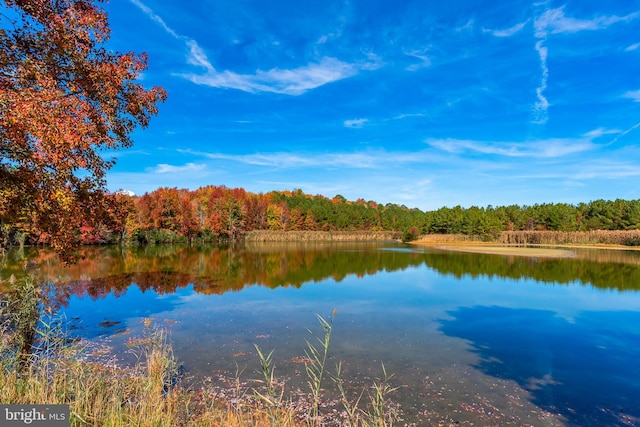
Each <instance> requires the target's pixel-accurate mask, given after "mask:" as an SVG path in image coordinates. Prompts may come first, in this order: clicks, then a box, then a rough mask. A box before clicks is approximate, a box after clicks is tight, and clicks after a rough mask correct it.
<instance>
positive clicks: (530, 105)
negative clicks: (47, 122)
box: [105, 0, 640, 210]
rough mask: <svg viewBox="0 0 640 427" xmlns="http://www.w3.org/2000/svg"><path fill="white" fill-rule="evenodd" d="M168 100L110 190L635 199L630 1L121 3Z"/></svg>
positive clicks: (490, 201)
mask: <svg viewBox="0 0 640 427" xmlns="http://www.w3.org/2000/svg"><path fill="white" fill-rule="evenodd" d="M105 8H106V10H107V12H108V13H109V21H110V25H111V28H112V36H111V40H110V41H109V47H110V48H112V49H114V50H119V51H130V50H133V51H136V52H141V51H145V52H147V53H148V54H149V68H148V70H147V71H146V72H145V73H144V75H143V76H142V82H143V84H144V85H146V86H152V85H160V86H163V87H164V88H165V89H166V90H167V91H168V94H169V99H168V101H167V102H166V103H165V104H162V105H161V106H160V113H159V115H158V116H157V117H155V118H154V119H153V120H152V122H151V125H150V127H149V128H147V129H144V130H137V131H136V132H135V133H134V140H135V145H134V147H133V148H131V149H128V150H123V151H118V152H115V153H106V154H107V155H108V156H110V155H114V156H115V157H116V158H117V164H116V166H115V167H114V168H113V169H112V170H111V171H110V172H109V173H108V175H107V181H108V187H109V188H110V189H112V190H116V189H120V188H123V189H129V190H132V191H134V192H135V193H136V194H143V193H144V192H147V191H152V190H154V189H156V188H158V187H161V186H169V187H178V188H189V189H196V188H198V187H201V186H204V185H209V184H212V185H226V186H227V187H243V188H245V189H246V190H248V191H252V192H256V193H258V192H268V191H271V190H286V189H290V190H291V189H298V188H299V189H302V191H304V192H305V193H310V194H322V195H325V196H328V197H333V196H335V195H337V194H341V195H343V196H344V197H346V198H347V199H349V200H355V199H358V198H364V199H365V200H375V201H377V202H379V203H389V202H391V203H397V204H402V205H406V206H408V207H418V208H420V209H423V210H431V209H438V208H440V207H443V206H449V207H452V206H455V205H461V206H463V207H469V206H472V205H476V206H487V205H494V206H499V205H510V204H519V205H532V204H535V203H556V202H566V203H579V202H589V201H591V200H596V199H611V200H613V199H616V198H623V199H637V198H640V185H639V184H640V1H639V0H610V1H607V2H603V1H593V0H579V1H562V2H560V1H558V2H556V1H541V2H530V1H521V0H513V1H508V2H496V1H479V0H475V1H473V0H453V1H427V0H421V1H404V0H394V1H381V0H352V1H337V0H323V1H313V0H308V1H299V0H295V1H294V0H291V1H289V0H286V1H283V0H272V1H258V0H232V1H230V0H191V1H169V0H115V1H111V2H110V3H109V4H107V5H106V6H105Z"/></svg>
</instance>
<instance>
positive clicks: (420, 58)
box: [405, 49, 431, 71]
mask: <svg viewBox="0 0 640 427" xmlns="http://www.w3.org/2000/svg"><path fill="white" fill-rule="evenodd" d="M405 55H407V56H409V57H411V58H414V59H416V60H417V62H416V63H415V64H411V65H409V66H408V67H407V68H406V70H407V71H417V70H420V69H422V68H427V67H430V66H431V59H430V58H429V57H428V56H427V49H421V50H411V51H405Z"/></svg>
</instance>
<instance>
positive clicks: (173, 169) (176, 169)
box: [147, 163, 206, 173]
mask: <svg viewBox="0 0 640 427" xmlns="http://www.w3.org/2000/svg"><path fill="white" fill-rule="evenodd" d="M205 168H206V166H205V165H203V164H196V163H187V164H185V165H184V166H173V165H168V164H166V163H160V164H158V165H157V166H156V167H154V168H149V169H147V171H148V172H154V173H185V172H196V171H200V170H203V169H205Z"/></svg>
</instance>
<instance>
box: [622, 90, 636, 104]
mask: <svg viewBox="0 0 640 427" xmlns="http://www.w3.org/2000/svg"><path fill="white" fill-rule="evenodd" d="M622 96H623V97H625V98H629V99H631V100H633V102H640V90H630V91H628V92H626V93H625V94H624V95H622Z"/></svg>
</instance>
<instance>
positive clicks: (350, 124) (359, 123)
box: [344, 119, 369, 129]
mask: <svg viewBox="0 0 640 427" xmlns="http://www.w3.org/2000/svg"><path fill="white" fill-rule="evenodd" d="M367 122H369V119H353V120H345V121H344V127H346V128H354V129H360V128H362V127H363V126H364V125H366V124H367Z"/></svg>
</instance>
